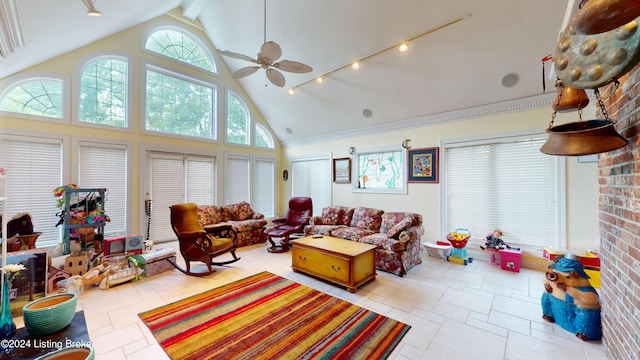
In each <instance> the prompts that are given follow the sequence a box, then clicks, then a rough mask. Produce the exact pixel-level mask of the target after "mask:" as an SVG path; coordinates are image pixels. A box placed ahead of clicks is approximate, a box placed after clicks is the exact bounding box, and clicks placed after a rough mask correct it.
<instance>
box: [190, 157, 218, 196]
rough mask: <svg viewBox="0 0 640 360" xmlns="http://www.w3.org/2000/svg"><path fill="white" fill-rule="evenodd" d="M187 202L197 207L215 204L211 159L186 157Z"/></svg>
mask: <svg viewBox="0 0 640 360" xmlns="http://www.w3.org/2000/svg"><path fill="white" fill-rule="evenodd" d="M185 164H186V167H187V179H186V190H187V191H186V192H187V202H193V203H196V204H198V205H213V204H215V194H214V190H215V187H214V186H212V185H213V184H215V165H216V164H215V161H214V159H213V158H207V157H196V156H187V158H186V159H185Z"/></svg>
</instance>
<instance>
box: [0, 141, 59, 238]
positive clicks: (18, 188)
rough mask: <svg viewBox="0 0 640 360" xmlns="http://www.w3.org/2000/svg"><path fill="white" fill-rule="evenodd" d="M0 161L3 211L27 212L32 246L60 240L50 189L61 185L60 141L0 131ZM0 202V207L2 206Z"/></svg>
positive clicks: (55, 208)
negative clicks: (4, 197)
mask: <svg viewBox="0 0 640 360" xmlns="http://www.w3.org/2000/svg"><path fill="white" fill-rule="evenodd" d="M0 149H2V151H0V164H2V167H4V168H6V169H8V170H7V193H8V195H9V201H7V202H6V206H7V214H8V215H9V217H13V216H14V215H16V214H18V213H25V212H26V213H29V215H31V219H32V222H33V230H34V231H35V232H41V233H42V234H41V235H40V236H39V237H38V240H37V243H36V246H37V247H46V246H56V245H58V244H59V243H60V239H61V232H60V229H61V228H60V227H56V224H57V222H58V220H59V218H58V217H57V216H56V213H57V212H58V208H57V207H56V199H55V198H54V197H53V195H52V190H53V189H55V188H56V187H58V186H60V185H61V184H62V141H61V140H60V139H47V138H36V137H26V136H12V135H3V134H0ZM4 204H5V203H0V206H5V205H4Z"/></svg>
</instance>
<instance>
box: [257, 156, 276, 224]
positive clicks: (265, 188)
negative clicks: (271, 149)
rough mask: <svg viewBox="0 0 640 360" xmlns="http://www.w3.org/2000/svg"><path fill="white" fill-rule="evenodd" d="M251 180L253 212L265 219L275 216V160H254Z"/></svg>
mask: <svg viewBox="0 0 640 360" xmlns="http://www.w3.org/2000/svg"><path fill="white" fill-rule="evenodd" d="M254 172H255V174H256V176H255V177H254V178H253V189H254V191H253V203H252V204H251V206H253V208H254V209H255V211H257V212H260V213H263V214H264V216H266V217H273V216H274V215H275V209H274V203H275V194H274V189H275V160H274V159H268V158H256V159H255V161H254Z"/></svg>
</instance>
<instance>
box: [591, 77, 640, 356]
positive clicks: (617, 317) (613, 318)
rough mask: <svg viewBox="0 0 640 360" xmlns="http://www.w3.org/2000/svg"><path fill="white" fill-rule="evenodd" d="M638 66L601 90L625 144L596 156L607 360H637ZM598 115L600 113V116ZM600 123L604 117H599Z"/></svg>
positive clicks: (639, 216) (639, 291) (639, 317)
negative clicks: (618, 81)
mask: <svg viewBox="0 0 640 360" xmlns="http://www.w3.org/2000/svg"><path fill="white" fill-rule="evenodd" d="M639 80H640V65H637V66H636V67H635V68H633V69H632V70H631V71H630V72H629V73H627V74H626V75H625V76H624V77H623V78H622V79H620V88H619V89H618V90H617V91H615V93H614V94H613V96H611V97H608V98H607V95H608V94H610V93H611V91H612V90H613V89H614V88H613V86H614V85H613V84H610V85H608V86H606V87H604V88H602V89H600V92H601V94H602V97H603V100H604V104H605V109H606V111H607V112H608V113H609V117H610V119H611V120H613V121H616V122H617V124H616V126H615V127H616V129H617V130H618V132H619V133H620V134H621V135H622V136H624V137H625V138H626V139H627V140H629V144H628V145H627V146H626V147H624V148H621V149H618V150H614V151H610V152H608V153H603V154H600V156H599V161H598V170H599V182H600V200H599V208H600V226H599V228H600V257H601V291H600V292H599V293H600V300H601V302H602V332H603V342H604V346H605V352H606V354H607V357H608V358H609V359H640V147H639V145H640V137H639V136H638V133H639V132H640V108H639V105H640V81H639ZM600 115H601V114H600ZM599 118H602V117H601V116H599Z"/></svg>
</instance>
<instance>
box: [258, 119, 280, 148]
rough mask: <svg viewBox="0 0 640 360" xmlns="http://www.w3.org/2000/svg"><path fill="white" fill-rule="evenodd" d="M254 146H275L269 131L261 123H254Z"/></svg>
mask: <svg viewBox="0 0 640 360" xmlns="http://www.w3.org/2000/svg"><path fill="white" fill-rule="evenodd" d="M256 146H257V147H263V148H268V149H274V148H275V147H276V145H275V143H274V141H273V136H271V132H270V131H269V130H268V129H267V128H266V127H265V126H264V125H262V124H258V123H256Z"/></svg>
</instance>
